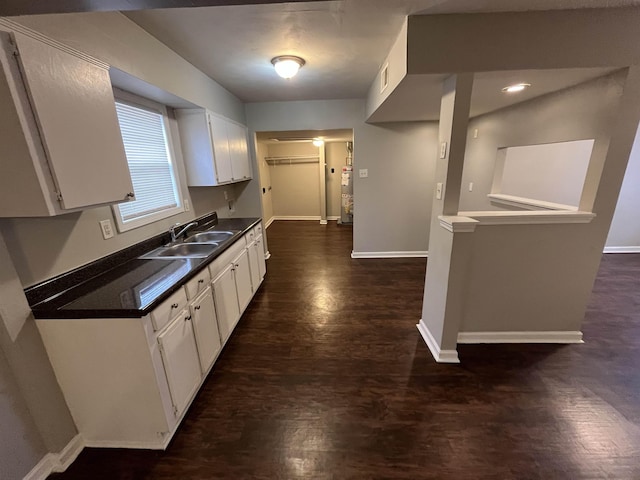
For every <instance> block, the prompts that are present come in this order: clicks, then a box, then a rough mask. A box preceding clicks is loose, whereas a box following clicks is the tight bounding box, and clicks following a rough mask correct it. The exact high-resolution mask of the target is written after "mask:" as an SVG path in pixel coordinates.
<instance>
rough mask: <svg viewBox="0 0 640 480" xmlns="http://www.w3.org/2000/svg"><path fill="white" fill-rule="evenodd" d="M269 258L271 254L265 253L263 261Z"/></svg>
mask: <svg viewBox="0 0 640 480" xmlns="http://www.w3.org/2000/svg"><path fill="white" fill-rule="evenodd" d="M270 258H271V252H267V254H266V255H265V256H264V259H265V260H269V259H270Z"/></svg>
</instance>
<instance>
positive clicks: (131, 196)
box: [124, 192, 136, 198]
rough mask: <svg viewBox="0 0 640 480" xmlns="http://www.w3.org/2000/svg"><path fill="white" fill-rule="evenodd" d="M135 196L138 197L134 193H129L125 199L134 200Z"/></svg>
mask: <svg viewBox="0 0 640 480" xmlns="http://www.w3.org/2000/svg"><path fill="white" fill-rule="evenodd" d="M135 196H136V194H135V193H133V192H129V193H127V194H126V195H125V196H124V198H134V197H135Z"/></svg>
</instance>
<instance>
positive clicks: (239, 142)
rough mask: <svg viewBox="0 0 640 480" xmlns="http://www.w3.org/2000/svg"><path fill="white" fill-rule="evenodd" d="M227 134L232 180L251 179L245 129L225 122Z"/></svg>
mask: <svg viewBox="0 0 640 480" xmlns="http://www.w3.org/2000/svg"><path fill="white" fill-rule="evenodd" d="M227 132H228V135H229V152H230V155H231V169H232V172H233V179H234V180H235V181H238V180H248V179H250V178H251V165H250V163H249V149H248V147H247V129H246V128H245V127H243V126H242V125H238V124H236V123H232V122H227Z"/></svg>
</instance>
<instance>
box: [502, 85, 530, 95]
mask: <svg viewBox="0 0 640 480" xmlns="http://www.w3.org/2000/svg"><path fill="white" fill-rule="evenodd" d="M530 86H531V84H530V83H516V84H515V85H509V86H508V87H504V88H503V89H502V91H503V92H505V93H517V92H521V91H523V90H524V89H525V88H529V87H530Z"/></svg>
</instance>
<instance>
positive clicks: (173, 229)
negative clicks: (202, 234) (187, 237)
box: [169, 222, 198, 242]
mask: <svg viewBox="0 0 640 480" xmlns="http://www.w3.org/2000/svg"><path fill="white" fill-rule="evenodd" d="M181 226H182V225H180V224H179V223H176V224H175V225H174V226H173V227H171V228H170V229H169V233H171V241H172V242H176V241H177V240H178V238H180V237H181V236H182V235H184V234H185V233H187V230H189V229H190V228H191V227H197V226H198V222H191V223H189V224H187V225H185V226H184V227H183V228H181V229H180V231H179V232H176V229H177V228H178V227H181Z"/></svg>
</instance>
